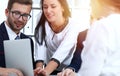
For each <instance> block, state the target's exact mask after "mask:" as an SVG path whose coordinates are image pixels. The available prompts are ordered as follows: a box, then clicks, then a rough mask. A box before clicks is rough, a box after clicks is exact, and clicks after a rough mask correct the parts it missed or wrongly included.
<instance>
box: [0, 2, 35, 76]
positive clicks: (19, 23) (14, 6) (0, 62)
mask: <svg viewBox="0 0 120 76" xmlns="http://www.w3.org/2000/svg"><path fill="white" fill-rule="evenodd" d="M31 8H32V0H9V1H8V5H7V9H5V15H6V17H7V19H6V21H4V22H3V23H2V24H1V25H0V76H8V75H9V74H10V73H15V74H16V75H18V76H23V74H22V73H21V72H20V71H19V70H17V69H13V68H12V69H11V68H5V56H4V46H3V41H4V40H14V39H15V38H16V37H17V36H19V38H20V39H23V38H29V37H28V36H26V35H25V34H23V33H21V32H20V30H21V29H22V28H23V27H24V26H25V25H26V23H27V21H28V20H29V19H30V17H31V15H30V12H31ZM30 40H31V45H32V46H33V41H32V39H31V38H30ZM32 49H33V47H32Z"/></svg>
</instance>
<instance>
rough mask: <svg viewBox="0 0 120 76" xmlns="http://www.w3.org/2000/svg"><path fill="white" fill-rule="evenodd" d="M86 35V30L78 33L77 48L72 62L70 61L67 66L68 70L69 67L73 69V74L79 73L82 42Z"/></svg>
mask: <svg viewBox="0 0 120 76" xmlns="http://www.w3.org/2000/svg"><path fill="white" fill-rule="evenodd" d="M86 35H87V30H85V31H82V32H80V33H79V35H78V39H77V47H76V50H75V53H74V55H73V58H72V61H71V63H70V65H69V66H68V68H69V67H72V68H74V69H75V72H78V71H79V69H80V67H81V64H82V60H81V52H82V49H83V47H84V46H83V41H84V40H85V38H86Z"/></svg>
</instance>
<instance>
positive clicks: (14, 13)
mask: <svg viewBox="0 0 120 76" xmlns="http://www.w3.org/2000/svg"><path fill="white" fill-rule="evenodd" d="M10 12H11V13H12V16H13V17H14V18H15V19H19V18H20V17H21V16H22V19H23V20H24V21H27V20H29V19H30V18H31V15H30V14H21V13H20V12H19V11H10Z"/></svg>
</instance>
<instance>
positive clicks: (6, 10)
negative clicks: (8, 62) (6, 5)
mask: <svg viewBox="0 0 120 76" xmlns="http://www.w3.org/2000/svg"><path fill="white" fill-rule="evenodd" d="M5 15H6V17H8V15H9V10H8V9H5Z"/></svg>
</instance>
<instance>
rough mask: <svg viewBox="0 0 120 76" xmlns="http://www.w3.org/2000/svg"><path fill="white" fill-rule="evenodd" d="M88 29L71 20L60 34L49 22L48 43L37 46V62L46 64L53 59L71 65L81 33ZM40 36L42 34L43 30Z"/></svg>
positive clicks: (47, 26)
mask: <svg viewBox="0 0 120 76" xmlns="http://www.w3.org/2000/svg"><path fill="white" fill-rule="evenodd" d="M85 29H88V26H84V25H80V23H78V22H76V21H73V20H72V19H69V22H68V24H67V26H66V27H65V28H64V30H62V31H61V32H60V33H54V32H53V31H52V30H51V28H50V26H49V24H48V22H46V23H45V30H46V38H45V39H46V43H47V47H46V46H45V45H38V43H36V44H35V46H36V47H35V60H44V61H45V62H46V63H48V62H49V60H50V59H51V58H55V59H57V60H58V61H59V62H60V63H61V65H60V66H61V67H62V66H63V65H69V64H70V62H71V59H72V57H73V53H74V51H75V48H76V43H77V36H78V34H79V32H81V31H83V30H85ZM39 34H41V29H40V32H39Z"/></svg>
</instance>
